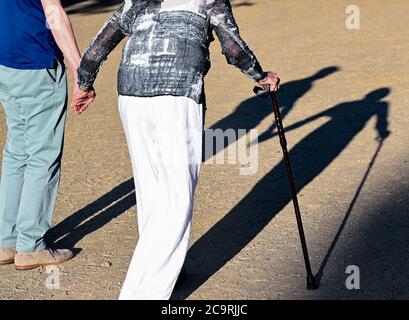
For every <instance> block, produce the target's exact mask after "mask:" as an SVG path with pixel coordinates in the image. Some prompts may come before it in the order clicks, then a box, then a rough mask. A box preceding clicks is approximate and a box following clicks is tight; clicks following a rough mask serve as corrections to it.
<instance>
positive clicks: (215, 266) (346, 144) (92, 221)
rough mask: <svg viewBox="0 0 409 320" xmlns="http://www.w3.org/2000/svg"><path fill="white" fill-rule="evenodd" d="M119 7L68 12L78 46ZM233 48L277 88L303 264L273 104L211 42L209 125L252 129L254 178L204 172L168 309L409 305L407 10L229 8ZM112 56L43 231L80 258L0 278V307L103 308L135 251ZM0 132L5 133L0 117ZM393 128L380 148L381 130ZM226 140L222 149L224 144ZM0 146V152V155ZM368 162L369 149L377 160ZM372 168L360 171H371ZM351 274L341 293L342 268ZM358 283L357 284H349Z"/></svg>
mask: <svg viewBox="0 0 409 320" xmlns="http://www.w3.org/2000/svg"><path fill="white" fill-rule="evenodd" d="M118 2H119V1H114V0H111V1H96V0H94V1H84V2H82V3H80V4H76V5H69V4H68V5H67V10H68V11H69V13H70V14H71V18H72V22H73V24H74V27H75V30H76V31H77V34H78V38H79V43H80V46H81V48H84V47H85V46H86V45H87V43H88V42H89V40H90V39H91V38H92V36H93V35H94V34H95V33H96V32H97V30H98V29H99V27H100V26H101V25H102V23H103V22H104V20H106V18H107V17H108V16H109V15H110V14H111V13H112V11H113V9H114V8H115V7H116V6H117V5H118ZM233 4H234V11H235V15H236V18H237V21H238V23H239V25H240V27H241V33H242V35H243V38H244V39H246V40H247V42H248V44H249V46H250V47H251V48H252V49H253V51H254V52H255V53H256V54H257V56H258V58H259V60H260V61H261V63H262V65H263V66H264V67H265V68H271V69H274V70H275V71H277V72H278V73H279V75H280V76H281V78H282V82H283V91H282V93H281V94H280V101H281V104H282V108H283V109H282V112H283V116H285V118H284V124H285V126H286V127H287V128H288V133H287V135H288V136H287V138H288V143H289V149H290V150H291V151H290V155H291V157H292V160H293V166H294V172H295V177H296V180H297V185H298V188H299V197H300V198H299V200H300V206H301V210H302V212H303V218H304V224H305V229H306V235H307V240H308V244H309V248H310V255H311V261H312V265H313V269H314V271H315V272H318V271H320V272H319V273H320V278H321V287H320V289H319V290H317V291H314V292H307V291H306V290H305V271H304V267H303V260H302V255H301V250H300V245H299V239H298V234H297V229H296V222H295V218H294V213H293V210H292V205H291V202H290V197H289V192H288V184H287V181H286V179H287V178H286V175H285V171H284V166H283V164H282V162H281V159H282V158H281V149H280V146H279V144H278V140H277V136H276V135H275V133H274V131H272V130H274V129H275V127H274V125H273V116H272V114H271V107H270V105H269V104H268V101H267V100H260V99H257V98H254V97H253V95H252V91H251V89H252V83H251V81H249V80H247V79H246V78H245V77H244V76H243V75H241V74H240V72H239V71H237V70H234V69H233V68H232V67H231V66H228V65H227V64H226V61H225V59H224V58H223V56H222V55H221V54H220V51H221V49H220V46H219V44H218V43H217V42H214V43H213V44H212V48H211V54H212V66H213V68H212V70H211V72H210V74H209V75H208V76H207V78H206V89H207V98H208V112H207V118H206V123H207V124H206V125H207V127H208V128H213V129H215V128H222V129H227V128H233V129H247V130H250V129H257V130H258V134H259V141H260V144H259V146H258V157H259V161H258V170H257V172H256V173H255V174H253V175H247V176H244V175H240V168H241V165H240V164H227V163H226V164H205V165H204V166H203V170H202V173H201V180H200V184H199V187H198V190H197V196H196V203H195V212H194V224H193V235H192V241H191V249H190V251H189V253H188V257H187V260H186V270H187V277H186V278H185V280H184V281H181V282H180V284H179V285H178V287H177V290H176V291H175V293H174V298H178V299H182V298H189V299H223V298H227V299H242V298H244V299H317V298H324V299H338V298H342V299H357V298H358V299H362V298H386V299H403V298H409V292H408V289H407V288H408V287H409V280H408V279H409V277H408V276H407V270H408V265H409V262H408V261H409V246H408V244H409V215H408V213H409V212H408V208H409V202H408V196H407V195H408V192H409V182H408V181H409V169H408V159H409V157H408V155H409V154H408V150H407V145H408V143H409V131H408V130H407V127H408V126H409V117H408V111H407V109H406V107H407V106H408V105H409V94H408V91H407V88H408V85H409V83H408V82H409V77H408V73H409V65H408V63H407V52H409V44H408V41H406V40H407V39H408V38H409V31H408V28H407V26H408V17H407V12H408V10H409V3H407V2H405V1H400V0H390V1H386V0H371V1H369V0H355V1H354V4H355V5H357V6H359V8H360V12H361V20H360V22H361V29H359V30H348V29H347V28H346V27H345V19H346V17H347V15H346V13H345V10H346V7H347V6H348V5H350V1H345V0H332V1H326V0H303V1H300V0H298V1H297V0H287V1H279V0H234V1H233ZM120 52H121V48H118V49H117V50H116V51H115V52H114V53H113V54H111V56H110V58H109V60H108V61H107V62H106V63H105V64H104V66H103V68H102V70H101V73H100V75H99V78H98V80H97V82H96V90H97V94H98V99H97V101H96V103H95V104H94V105H93V106H92V107H91V108H90V109H89V111H88V112H86V113H85V114H84V115H82V116H81V117H77V116H76V115H75V114H74V113H72V112H71V113H70V115H69V118H68V123H67V132H66V147H65V154H64V160H63V177H62V181H61V188H60V193H59V198H58V203H57V208H56V214H55V218H54V222H55V225H56V229H55V232H54V236H55V237H56V238H58V239H59V244H61V245H70V246H74V247H76V248H78V249H79V251H80V252H79V254H78V255H77V256H76V258H75V259H73V260H72V261H70V262H68V263H66V264H64V265H63V266H61V267H60V269H59V271H60V279H59V280H60V286H59V287H58V288H55V289H52V288H51V287H50V286H49V285H48V286H47V285H46V284H47V279H50V278H49V277H50V274H49V273H48V272H50V271H52V270H46V269H44V268H40V269H36V270H32V271H26V272H17V271H15V270H14V268H13V266H3V267H1V268H0V288H1V290H0V298H1V299H116V298H117V297H118V294H119V290H120V288H121V284H122V282H123V279H124V276H125V273H126V270H127V267H128V264H129V261H130V258H131V255H132V253H133V250H134V246H135V243H136V241H137V231H136V212H135V207H134V204H135V200H134V193H133V185H132V180H130V178H131V170H130V164H129V158H128V154H127V148H126V145H125V141H124V135H123V131H122V127H121V124H120V120H119V116H118V112H117V103H116V70H117V67H118V64H119V59H120ZM0 117H1V121H0V137H1V139H0V140H1V143H3V142H4V138H5V134H6V125H5V121H4V114H3V112H1V115H0ZM387 131H390V135H389V136H388V137H387V138H386V139H385V140H384V142H383V144H382V145H381V146H380V149H378V146H379V142H378V141H377V140H376V138H377V137H378V136H379V134H380V133H381V134H385V133H386V132H387ZM233 145H235V144H233ZM0 147H2V145H1V146H0ZM377 151H378V152H377ZM368 169H369V170H368ZM349 265H356V266H358V267H359V270H360V289H359V290H348V289H347V288H346V285H345V281H346V279H347V277H348V274H346V269H347V267H348V266H349ZM355 274H356V273H355Z"/></svg>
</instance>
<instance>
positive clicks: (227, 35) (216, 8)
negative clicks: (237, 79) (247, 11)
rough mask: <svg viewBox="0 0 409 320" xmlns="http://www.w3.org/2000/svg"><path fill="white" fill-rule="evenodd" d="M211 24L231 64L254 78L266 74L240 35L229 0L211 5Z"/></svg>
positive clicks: (259, 77) (216, 0)
mask: <svg viewBox="0 0 409 320" xmlns="http://www.w3.org/2000/svg"><path fill="white" fill-rule="evenodd" d="M210 24H211V27H212V29H213V30H215V32H216V35H217V37H218V39H219V41H220V43H221V46H222V53H223V54H224V55H225V57H226V60H227V62H228V63H229V64H232V65H234V66H235V67H237V68H238V69H240V70H241V71H242V72H243V73H245V74H246V75H247V76H249V77H250V78H252V79H253V80H260V79H262V78H265V74H264V73H263V70H262V68H261V66H260V64H259V62H258V61H257V58H256V57H255V55H254V54H253V52H252V51H251V50H250V49H249V48H248V46H247V44H246V43H245V42H244V41H243V39H242V38H241V36H240V33H239V28H238V26H237V24H236V21H235V19H234V16H233V11H232V8H231V5H230V2H229V0H214V1H213V4H212V5H211V7H210Z"/></svg>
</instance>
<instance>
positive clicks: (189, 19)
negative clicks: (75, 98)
mask: <svg viewBox="0 0 409 320" xmlns="http://www.w3.org/2000/svg"><path fill="white" fill-rule="evenodd" d="M212 30H214V31H215V32H216V35H217V37H218V38H219V40H220V42H221V45H222V52H223V54H224V55H225V56H226V59H227V62H228V63H229V64H232V65H234V66H236V67H237V68H239V69H240V70H241V71H242V72H244V73H245V74H247V75H248V76H249V77H250V78H252V79H253V80H260V79H261V78H263V77H264V74H263V71H262V69H261V67H260V64H259V63H258V61H257V59H256V57H255V56H254V54H253V53H252V52H251V50H250V49H249V48H248V47H247V45H246V43H245V42H244V41H243V40H242V39H241V37H240V35H239V29H238V27H237V24H236V22H235V20H234V17H233V13H232V8H231V5H230V3H229V1H228V0H126V1H124V2H123V4H122V5H121V6H120V8H119V9H118V10H117V11H116V12H115V13H114V15H113V16H112V17H111V18H110V19H109V20H108V21H107V22H106V23H105V24H104V26H103V27H102V29H101V30H100V32H99V33H98V34H97V35H96V37H95V38H94V39H93V40H92V42H91V44H90V45H89V47H88V48H87V49H86V50H85V52H84V54H83V57H82V59H81V63H80V66H79V68H78V84H79V86H80V88H81V89H83V90H85V89H89V88H90V87H92V85H93V83H94V81H95V78H96V76H97V73H98V70H99V68H100V66H101V64H102V62H103V61H104V60H105V59H106V58H107V56H108V54H109V53H110V52H111V51H112V50H113V49H114V48H115V47H116V46H117V45H118V43H119V42H120V41H121V40H122V39H123V38H125V37H126V36H128V37H129V40H128V42H127V43H126V45H125V47H124V49H123V53H122V61H121V64H120V68H119V73H118V93H119V94H120V95H127V96H139V97H151V96H158V95H173V96H186V97H190V98H192V99H193V100H195V101H196V102H197V103H203V102H204V87H203V78H204V76H205V75H206V73H207V72H208V70H209V68H210V59H209V44H210V42H211V41H213V40H214V39H213V36H212Z"/></svg>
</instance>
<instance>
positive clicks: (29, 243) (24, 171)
mask: <svg viewBox="0 0 409 320" xmlns="http://www.w3.org/2000/svg"><path fill="white" fill-rule="evenodd" d="M0 101H1V103H2V105H3V108H4V111H5V114H6V120H7V128H8V131H7V140H6V143H5V147H4V151H3V165H2V173H1V183H0V248H8V247H16V249H17V251H18V252H34V251H38V250H42V249H43V248H44V247H45V243H44V239H43V236H44V234H45V233H46V232H47V230H48V229H49V228H50V227H51V218H52V215H53V211H54V204H55V200H56V196H57V189H58V184H59V177H60V164H61V156H62V150H63V138H64V127H65V119H66V113H67V80H66V74H65V67H64V66H63V65H61V64H58V66H56V68H55V69H43V70H16V69H10V68H6V67H4V66H1V65H0Z"/></svg>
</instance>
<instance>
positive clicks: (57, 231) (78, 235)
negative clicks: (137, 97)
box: [44, 0, 339, 248]
mask: <svg viewBox="0 0 409 320" xmlns="http://www.w3.org/2000/svg"><path fill="white" fill-rule="evenodd" d="M75 1H77V0H75ZM337 70H339V68H338V67H328V68H324V69H322V70H320V71H318V72H317V73H316V74H314V75H312V76H310V77H307V78H304V79H300V80H296V81H292V82H288V83H286V84H284V85H283V87H284V88H285V93H283V94H282V97H281V99H282V100H283V101H284V105H285V106H284V107H283V108H284V109H283V110H284V111H285V113H286V114H287V113H288V112H289V111H290V109H291V108H292V107H293V105H294V104H295V102H296V101H297V100H298V99H299V98H301V97H302V96H303V95H304V94H305V93H306V92H307V91H308V90H310V89H311V87H312V85H313V82H314V81H315V80H318V79H322V78H324V77H326V76H327V75H329V74H331V73H333V72H336V71H337ZM263 103H264V104H263ZM258 104H260V105H258ZM270 113H271V106H270V107H269V106H268V105H267V103H265V100H262V99H256V98H251V99H248V100H246V101H245V102H243V103H242V104H240V106H239V107H238V108H237V109H236V110H235V111H234V112H233V113H232V114H230V115H228V116H227V117H226V118H224V119H223V120H221V121H219V122H217V123H215V124H214V125H213V126H212V127H211V128H214V129H216V128H221V129H222V130H227V129H229V128H234V129H235V130H238V129H241V128H246V129H247V130H250V129H253V128H255V127H256V126H257V125H258V124H259V123H260V121H262V120H263V119H264V118H265V117H267V116H268V115H269V114H270ZM134 205H135V194H134V182H133V179H132V178H131V179H129V180H127V181H124V182H122V183H121V184H120V185H118V186H117V187H115V188H113V189H112V190H111V191H109V192H108V193H106V194H104V195H103V196H101V197H100V198H98V199H96V200H95V201H94V202H92V203H90V204H88V205H87V206H85V207H84V208H82V209H80V210H79V211H77V212H75V213H74V214H72V215H71V216H69V217H68V218H66V219H65V220H63V221H61V222H60V223H59V224H57V225H56V226H54V227H53V228H52V229H51V230H49V231H48V232H47V234H46V235H45V236H44V237H45V239H46V242H47V244H48V245H49V246H50V247H67V248H73V247H74V246H75V245H76V244H77V243H78V242H79V241H80V240H81V239H82V238H84V237H85V236H86V235H88V234H90V233H92V232H94V231H95V230H97V229H99V228H101V227H102V226H104V225H105V224H106V223H108V222H109V221H111V220H112V219H114V218H116V217H118V216H119V215H121V214H122V213H124V212H125V211H126V210H128V209H130V208H131V207H132V206H134Z"/></svg>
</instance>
